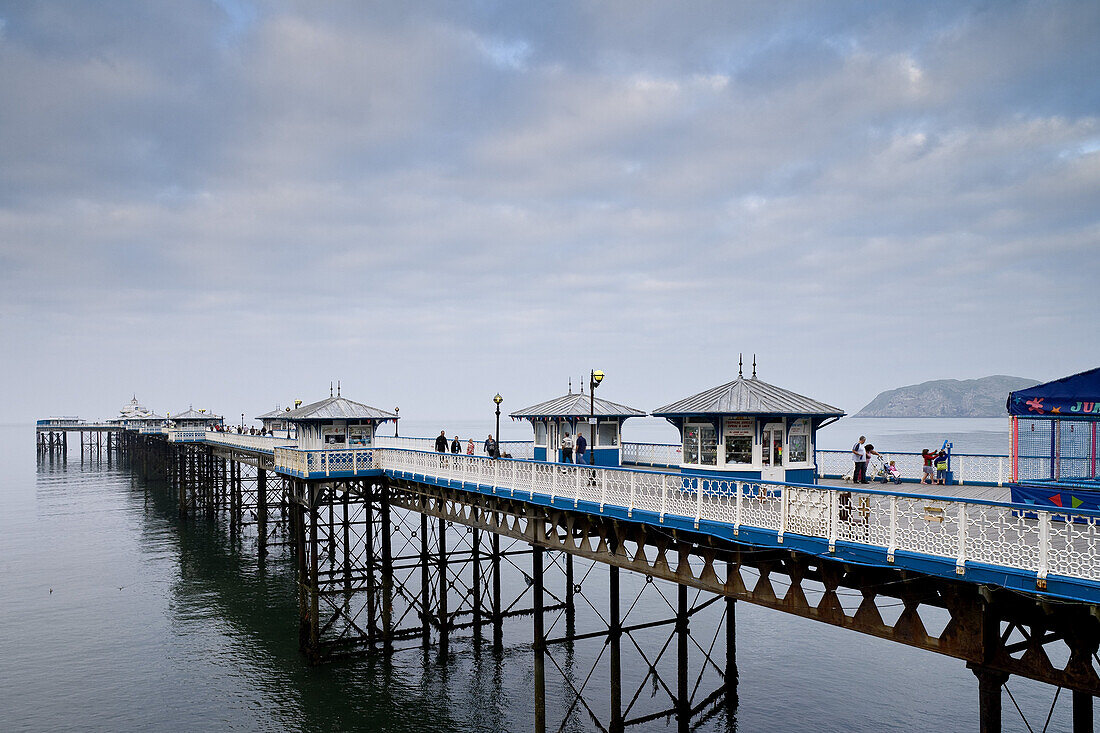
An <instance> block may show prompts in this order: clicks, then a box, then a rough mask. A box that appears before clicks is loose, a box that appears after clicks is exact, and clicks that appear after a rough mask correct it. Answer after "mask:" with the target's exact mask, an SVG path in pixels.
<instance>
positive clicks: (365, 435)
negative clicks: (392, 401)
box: [283, 394, 397, 451]
mask: <svg viewBox="0 0 1100 733" xmlns="http://www.w3.org/2000/svg"><path fill="white" fill-rule="evenodd" d="M283 416H284V419H285V420H286V422H287V423H288V424H289V425H290V426H291V427H293V428H295V429H296V430H297V434H298V448H299V449H301V450H307V451H308V450H333V449H340V448H370V447H371V446H373V445H374V431H375V429H376V428H377V427H378V426H379V425H380V424H382V423H384V422H386V421H387V420H397V415H395V414H394V413H392V412H386V411H385V410H380V409H378V408H377V407H371V406H370V405H364V404H363V403H361V402H355V401H353V400H349V399H348V398H346V397H341V396H340V395H339V394H337V395H336V396H335V397H333V396H331V395H330V396H329V397H328V399H324V400H321V401H320V402H314V403H312V404H309V405H304V406H303V407H299V408H298V409H296V410H291V411H290V412H286V413H283Z"/></svg>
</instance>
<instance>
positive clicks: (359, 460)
mask: <svg viewBox="0 0 1100 733" xmlns="http://www.w3.org/2000/svg"><path fill="white" fill-rule="evenodd" d="M379 453H380V451H377V450H374V449H373V448H355V449H337V450H298V449H297V448H284V447H281V446H280V447H277V448H275V449H274V454H275V461H274V467H275V470H276V471H281V472H284V473H293V474H295V475H297V476H301V477H303V478H321V477H327V476H356V475H361V474H365V473H366V472H368V471H377V470H378V468H379V465H378V460H379V459H378V456H379Z"/></svg>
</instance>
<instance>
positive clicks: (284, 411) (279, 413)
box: [252, 407, 290, 420]
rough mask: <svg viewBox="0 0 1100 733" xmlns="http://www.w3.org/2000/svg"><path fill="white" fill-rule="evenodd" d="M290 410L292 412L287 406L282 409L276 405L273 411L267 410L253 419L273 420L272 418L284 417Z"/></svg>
mask: <svg viewBox="0 0 1100 733" xmlns="http://www.w3.org/2000/svg"><path fill="white" fill-rule="evenodd" d="M289 412H290V410H288V409H286V408H282V409H280V408H278V407H276V408H275V409H274V410H272V411H271V412H265V413H264V414H262V415H257V416H256V417H254V418H252V419H253V420H272V419H277V418H281V417H284V416H285V415H287V414H288V413H289Z"/></svg>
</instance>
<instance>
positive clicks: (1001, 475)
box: [997, 456, 1005, 486]
mask: <svg viewBox="0 0 1100 733" xmlns="http://www.w3.org/2000/svg"><path fill="white" fill-rule="evenodd" d="M997 485H998V486H1004V485H1005V459H1004V456H1001V457H999V458H998V459H997Z"/></svg>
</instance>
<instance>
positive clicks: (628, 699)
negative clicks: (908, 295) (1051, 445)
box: [114, 432, 1100, 733]
mask: <svg viewBox="0 0 1100 733" xmlns="http://www.w3.org/2000/svg"><path fill="white" fill-rule="evenodd" d="M172 438H173V436H172V435H171V434H169V435H168V436H164V435H142V434H137V433H133V432H125V433H123V434H122V438H121V439H120V440H119V441H117V442H116V443H115V444H114V445H115V447H116V448H117V449H119V450H122V451H125V452H130V453H131V454H132V457H131V465H132V466H140V467H141V470H143V471H146V472H149V471H162V472H163V473H164V475H165V477H166V478H167V486H168V487H169V490H170V491H171V492H172V494H173V496H174V498H175V501H176V503H177V504H178V510H179V513H180V515H181V516H183V517H188V518H202V517H219V518H222V517H225V518H228V527H229V531H230V532H231V533H239V532H241V531H242V530H244V528H246V527H248V528H252V529H253V531H254V533H255V536H256V538H257V543H256V544H257V548H258V552H259V553H260V555H261V557H262V556H264V555H266V553H267V552H268V549H269V548H270V547H271V546H272V545H273V544H283V543H285V544H288V545H289V546H290V549H291V551H292V552H293V554H294V557H295V559H296V567H297V577H298V609H299V642H300V647H301V649H302V652H303V653H304V654H305V656H306V657H307V658H308V659H309V660H310V661H311V662H323V661H325V660H327V659H331V658H334V657H339V656H344V655H349V654H358V653H372V652H373V653H380V654H393V653H397V652H400V651H402V650H406V649H412V648H416V649H421V650H424V651H425V653H427V652H428V651H430V650H434V651H436V652H438V653H439V654H441V655H446V654H447V653H448V645H449V644H451V643H452V640H453V639H454V638H455V637H456V636H459V635H462V636H465V637H473V638H474V639H475V640H477V641H478V642H479V643H480V642H481V640H485V641H487V642H488V641H490V640H491V642H492V643H493V644H494V645H496V646H499V645H500V644H501V643H502V636H503V634H502V625H503V624H504V623H505V621H506V620H510V619H529V620H530V627H531V649H532V678H533V688H534V689H533V695H534V703H535V723H534V728H535V730H536V731H539V732H540V733H541V731H546V730H565V729H567V728H570V726H571V725H572V724H575V723H577V722H578V721H582V724H583V726H584V727H595V728H597V729H599V730H606V731H622V730H626V729H628V728H633V727H636V726H643V725H644V724H645V723H647V722H650V721H654V720H659V719H662V718H664V719H675V720H676V722H677V727H678V729H679V730H681V731H687V730H692V729H693V728H694V727H697V726H698V725H699V724H700V723H701V722H703V721H705V720H708V719H710V718H712V717H713V716H715V715H718V714H720V713H721V711H722V710H723V709H726V710H734V709H736V706H737V663H736V606H737V602H738V601H744V602H748V603H752V604H755V605H758V606H763V607H766V608H770V609H773V610H774V611H778V612H782V613H787V614H792V615H795V616H799V617H802V618H806V619H812V620H815V621H818V622H821V623H825V624H829V625H832V626H836V627H840V628H844V629H847V630H850V631H853V632H858V633H862V634H866V635H870V636H874V637H878V638H881V639H886V640H890V641H894V642H897V643H900V644H905V645H908V646H912V647H916V648H919V649H923V650H926V651H931V652H935V653H938V654H942V655H946V656H949V657H953V658H956V659H959V660H961V661H962V662H964V663H965V664H966V665H967V666H968V668H970V669H971V670H973V672H974V674H975V675H976V677H977V681H978V685H977V688H978V703H979V719H980V729H981V730H982V731H983V732H992V731H999V730H1000V729H1001V718H1002V700H1003V695H1002V692H1003V690H1004V687H1005V683H1006V681H1007V680H1008V679H1009V678H1010V676H1013V675H1015V676H1019V677H1024V678H1028V679H1032V680H1037V681H1040V682H1044V683H1047V684H1049V685H1051V686H1053V688H1055V689H1056V690H1057V691H1058V692H1060V691H1061V690H1066V691H1069V692H1071V694H1072V698H1073V721H1074V722H1073V730H1074V731H1075V732H1077V733H1079V732H1083V731H1092V730H1093V698H1094V696H1096V695H1098V694H1100V676H1098V670H1100V659H1098V656H1097V651H1098V647H1100V614H1098V612H1097V605H1096V603H1095V602H1094V601H1093V600H1092V599H1091V598H1089V597H1087V595H1086V597H1085V598H1083V599H1081V600H1074V599H1071V598H1065V597H1053V596H1052V595H1051V594H1049V593H1044V592H1042V591H1043V590H1045V589H1047V588H1049V587H1053V586H1054V584H1055V579H1054V578H1053V577H1051V578H1050V579H1049V580H1050V583H1051V585H1050V586H1048V585H1047V583H1048V578H1047V577H1046V576H1045V575H1043V576H1042V577H1040V578H1037V576H1036V575H1035V574H1034V573H1033V574H1032V576H1031V582H1032V583H1033V584H1035V588H1036V590H1035V591H1034V592H1023V591H1021V590H1020V589H1018V588H1012V587H998V586H996V585H993V584H990V583H988V582H975V581H974V580H972V579H971V576H969V575H968V573H969V572H970V570H969V569H968V568H966V567H964V566H963V565H962V564H960V565H959V566H958V568H957V569H956V571H957V572H956V573H944V572H939V571H938V570H934V569H933V570H930V571H926V572H922V571H920V570H918V569H914V566H913V563H911V562H910V563H897V564H895V558H894V556H893V553H894V552H899V553H900V552H901V551H900V550H897V549H896V548H891V550H892V552H891V555H890V556H889V561H887V562H882V563H881V564H874V563H868V562H856V561H854V560H852V559H851V558H852V557H853V556H852V555H851V554H850V553H849V555H848V556H847V557H846V556H845V554H844V553H842V552H837V550H836V548H837V547H841V546H843V545H844V544H845V541H846V540H847V541H852V542H855V543H858V542H860V541H864V542H869V541H870V535H871V534H872V532H871V525H872V522H871V521H869V518H868V517H867V516H866V515H865V516H864V517H863V519H862V521H863V522H864V526H863V527H862V529H861V528H860V521H859V514H860V512H861V510H864V507H863V505H862V503H861V500H856V499H853V498H852V497H851V495H850V492H838V491H837V490H835V489H829V490H828V492H830V493H829V494H828V495H830V496H832V497H833V507H832V509H831V510H830V509H828V508H827V509H826V511H825V513H824V515H823V516H824V517H825V519H824V520H820V516H819V515H813V516H814V517H817V519H815V520H814V521H819V520H820V521H824V522H825V523H826V525H828V526H823V527H819V528H818V529H813V528H809V529H804V531H806V532H807V533H813V532H817V533H818V534H823V535H828V540H829V543H830V544H829V547H830V550H829V551H828V552H818V551H813V550H812V547H813V546H812V545H809V544H806V545H805V547H806V548H810V549H803V548H800V546H799V544H798V543H797V542H796V541H795V537H794V536H793V535H792V534H787V537H786V542H784V531H785V530H786V531H787V532H789V533H794V532H795V531H797V530H798V529H800V528H803V527H800V525H799V522H802V523H803V524H805V522H806V521H808V520H807V517H806V516H802V517H799V516H797V514H798V513H797V512H796V511H794V510H793V509H792V507H791V506H790V503H791V502H792V501H794V492H793V490H789V491H784V492H783V494H782V496H780V495H779V494H777V493H774V492H771V491H770V490H769V489H768V487H762V486H756V487H755V489H754V491H756V493H755V494H754V493H752V492H751V491H749V490H748V489H746V488H745V487H742V486H741V485H740V484H739V485H738V486H737V496H736V513H735V516H736V520H737V521H736V524H735V527H736V529H734V530H733V531H732V532H725V531H723V532H717V531H715V530H714V528H713V527H711V526H708V524H707V522H706V521H705V516H706V513H707V512H706V511H705V510H704V506H705V505H707V504H710V503H716V502H718V501H719V500H724V499H727V498H728V497H717V496H707V495H705V491H704V490H703V489H702V488H700V487H697V488H696V492H695V493H694V494H690V493H689V492H688V493H685V492H684V491H683V487H682V486H681V495H680V496H679V497H678V499H679V500H680V501H681V503H682V502H684V501H687V502H689V503H690V504H688V505H683V506H680V507H679V508H677V506H675V501H674V500H672V499H670V497H669V495H668V493H667V492H666V493H665V494H664V495H663V496H661V497H660V502H661V503H660V509H661V511H660V513H659V516H658V513H657V512H656V511H652V512H650V511H646V510H643V508H642V505H643V504H644V503H645V502H644V501H643V499H642V497H641V496H640V495H639V496H638V498H637V501H636V500H635V494H636V491H637V489H636V487H635V481H636V478H631V477H629V476H626V475H625V474H638V475H640V474H641V473H642V472H631V471H619V472H618V473H622V474H624V476H618V475H616V474H615V472H614V469H610V471H611V473H608V471H609V469H594V468H593V469H588V468H586V467H573V466H570V467H562V466H558V465H556V464H546V463H535V462H530V461H508V460H496V461H494V460H493V459H487V458H478V457H467V456H454V455H442V454H434V453H426V452H422V451H408V450H396V449H381V450H380V449H375V450H370V449H366V450H344V451H308V452H307V451H297V450H295V449H294V448H293V447H287V446H285V445H279V441H278V440H275V439H262V438H258V437H255V436H235V435H218V434H213V433H208V434H206V435H205V436H201V437H200V436H191V437H190V438H188V437H187V436H182V435H181V436H178V440H173V439H172ZM285 442H286V441H283V443H284V444H285ZM609 476H610V477H611V478H610V479H609ZM610 480H622V481H625V482H628V483H629V485H630V494H629V496H630V499H629V505H628V504H627V502H621V503H619V504H616V505H614V506H612V504H611V502H610V501H608V497H609V496H610V495H611V494H612V493H614V492H611V491H610V490H609V487H608V482H609V481H610ZM639 480H640V479H639ZM677 480H679V479H677ZM625 486H626V484H625V483H624V484H623V486H622V487H621V488H623V490H624V491H625ZM823 491H825V490H823ZM846 493H847V494H848V496H845V494H846ZM880 493H881V492H880ZM742 494H743V495H742ZM582 497H588V500H584V499H583V498H582ZM783 497H786V498H783ZM674 498H676V497H674ZM597 499H598V501H597ZM887 499H888V500H889V501H888V504H889V506H891V507H892V511H894V512H895V515H894V516H893V518H892V519H891V522H892V524H891V525H890V540H891V541H896V540H897V537H896V536H895V535H896V533H897V524H898V519H897V511H898V509H897V506H898V502H899V497H897V496H895V497H887ZM655 501H656V499H655ZM770 502H779V504H781V505H782V506H778V505H777V507H776V509H777V511H778V512H779V516H780V517H781V521H780V522H779V526H778V533H777V532H776V531H775V529H776V528H774V527H770V526H769V524H768V522H767V521H766V518H765V517H764V516H763V515H762V514H756V515H755V517H756V520H757V523H758V524H759V525H760V526H762V527H767V528H768V532H769V533H770V535H769V536H770V537H771V538H772V539H771V540H770V541H769V542H762V541H758V539H759V536H762V535H756V534H754V533H753V530H752V528H751V526H750V521H751V520H752V518H753V516H754V514H753V512H754V511H755V510H759V509H760V507H762V506H764V505H766V504H769V503H770ZM853 502H856V503H855V504H854V505H853ZM689 505H695V506H696V507H697V510H694V516H692V513H693V512H692V511H687V510H685V509H684V508H683V507H684V506H689ZM666 509H667V514H666ZM868 511H869V510H868ZM922 511H925V512H926V515H925V519H926V520H927V521H928V522H929V523H930V524H934V525H937V527H938V525H942V524H943V523H944V517H943V516H938V515H937V512H938V511H939V510H938V509H937V508H936V507H923V509H922ZM853 518H854V519H853ZM960 518H962V514H960ZM693 520H694V521H693ZM742 520H745V521H744V523H743V522H742ZM1025 520H1026V521H1031V522H1032V523H1035V518H1034V517H1030V518H1028V517H1022V518H1021V519H1020V521H1021V522H1023V521H1025ZM1044 521H1046V522H1047V523H1046V524H1044ZM1076 524H1079V522H1077V523H1076ZM966 525H967V522H966V520H965V519H963V520H962V521H961V526H963V527H964V528H965V527H966ZM1048 525H1049V519H1048V520H1043V518H1042V517H1040V518H1039V520H1038V522H1037V526H1038V529H1037V530H1036V531H1037V532H1038V533H1039V534H1040V535H1041V534H1042V532H1044V531H1045V532H1048V533H1049V531H1050V529H1049V526H1048ZM1096 529H1097V527H1096V522H1095V520H1092V523H1091V524H1089V525H1088V527H1087V528H1086V540H1085V541H1091V542H1092V543H1093V544H1092V545H1089V546H1088V547H1087V548H1086V549H1087V551H1089V552H1094V551H1096V550H1097V549H1098V543H1100V538H1098V536H1097V532H1096ZM830 532H832V534H831V535H830V534H829V533H830ZM860 532H862V533H863V539H862V540H861V539H860V536H859V534H860ZM965 533H966V530H965V529H964V530H963V531H962V534H963V535H965ZM1002 534H1003V533H1002ZM1088 537H1091V540H1088ZM776 539H777V540H778V541H776ZM1048 539H1049V538H1048ZM1079 540H1080V538H1075V539H1074V540H1073V543H1071V546H1070V550H1072V551H1074V552H1077V551H1079V550H1080V547H1079V545H1078V542H1079ZM834 553H835V554H834ZM1047 560H1048V561H1049V558H1047ZM930 567H931V566H930ZM624 571H627V572H625V573H624ZM1087 572H1092V571H1091V569H1089V570H1087V571H1086V573H1085V574H1086V575H1087ZM952 575H957V577H952ZM975 577H978V578H982V577H984V576H982V575H980V574H977V573H976V574H975ZM1040 581H1041V582H1040ZM1096 585H1100V584H1096ZM1059 587H1060V586H1059ZM1073 587H1075V588H1077V587H1079V588H1082V589H1084V591H1083V592H1084V593H1086V594H1088V593H1092V592H1094V590H1092V589H1090V586H1089V584H1088V583H1086V582H1081V583H1078V584H1077V585H1074V586H1073ZM658 596H659V597H660V598H662V599H663V604H662V603H659V602H658V603H652V602H641V601H643V600H645V599H648V598H656V597H658ZM654 607H663V608H666V609H667V613H665V614H662V617H659V618H640V617H639V613H640V611H639V610H638V609H640V608H647V609H652V608H654ZM513 622H514V621H513ZM593 645H595V646H593ZM578 649H585V650H593V649H595V650H598V651H597V652H594V653H592V654H590V655H588V656H589V657H593V659H589V660H588V662H589V663H590V668H588V669H578V668H577V666H576V660H577V657H578V654H577V650H578ZM624 665H626V666H624ZM624 669H629V670H631V672H630V673H628V674H624ZM638 670H642V672H641V673H640V674H639V672H638ZM595 680H601V682H600V684H598V685H597V684H596V682H595ZM603 680H606V685H605V684H604V683H603ZM548 686H552V687H553V688H554V690H555V691H556V693H555V694H554V695H553V696H552V699H551V701H550V702H549V703H548V699H547V694H546V691H547V688H548ZM593 689H600V690H601V691H603V690H610V695H609V699H607V696H606V694H600V695H598V696H597V695H595V694H594V693H593V692H592V690H593ZM1052 694H1054V695H1057V693H1056V692H1055V693H1052ZM1055 699H1056V697H1055ZM562 700H564V701H565V702H564V703H563V702H561V701H562ZM1021 714H1022V711H1021Z"/></svg>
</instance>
